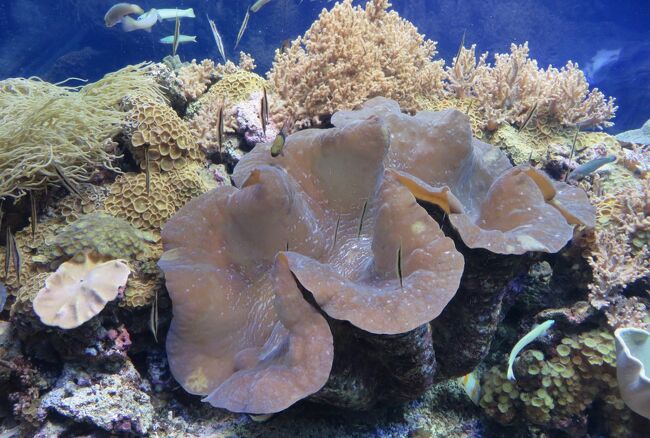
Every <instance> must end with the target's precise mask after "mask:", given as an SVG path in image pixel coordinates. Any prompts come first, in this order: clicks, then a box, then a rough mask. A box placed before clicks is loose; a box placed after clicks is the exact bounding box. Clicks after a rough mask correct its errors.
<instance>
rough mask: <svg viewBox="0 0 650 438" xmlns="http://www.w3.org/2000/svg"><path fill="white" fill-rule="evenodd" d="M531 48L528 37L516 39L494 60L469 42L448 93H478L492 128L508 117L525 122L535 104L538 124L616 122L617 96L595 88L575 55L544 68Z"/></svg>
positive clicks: (448, 74)
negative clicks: (521, 41) (478, 53)
mask: <svg viewBox="0 0 650 438" xmlns="http://www.w3.org/2000/svg"><path fill="white" fill-rule="evenodd" d="M528 54H529V50H528V43H524V44H523V45H516V44H512V45H511V48H510V53H509V54H495V55H494V65H491V64H489V63H488V62H487V53H484V54H483V55H481V56H480V57H479V58H478V60H477V59H476V55H475V46H472V47H470V48H469V49H465V48H463V49H461V51H460V55H459V57H458V60H454V63H453V64H452V66H451V67H447V69H446V71H445V78H444V90H445V94H447V95H451V96H452V97H456V98H461V99H463V98H474V99H476V100H477V101H478V107H479V108H480V111H481V112H482V114H483V119H484V127H485V128H487V129H488V130H490V131H494V130H495V129H497V128H498V127H499V126H500V125H502V124H503V123H509V124H512V125H517V126H522V125H523V124H524V122H526V120H527V119H528V118H529V116H530V115H531V113H532V111H533V109H535V115H534V117H535V119H534V123H537V124H545V123H560V124H562V125H570V126H579V127H607V126H610V125H611V124H612V123H611V122H610V120H611V119H612V118H613V117H614V113H615V112H616V106H615V105H614V99H613V98H609V99H608V98H606V97H605V95H603V93H602V92H600V91H599V90H598V89H597V88H594V89H592V90H590V89H589V84H588V83H587V81H586V79H585V76H584V73H583V72H582V71H581V70H580V69H579V68H578V65H577V64H575V63H573V62H571V61H569V62H568V63H567V64H566V66H564V67H562V68H561V69H559V70H558V69H557V68H554V67H552V66H551V67H548V68H547V69H546V70H544V69H541V68H539V67H538V66H537V62H536V61H535V60H533V59H530V58H529V57H528Z"/></svg>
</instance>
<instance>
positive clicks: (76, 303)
mask: <svg viewBox="0 0 650 438" xmlns="http://www.w3.org/2000/svg"><path fill="white" fill-rule="evenodd" d="M130 273H131V270H130V269H129V267H128V266H127V265H126V264H125V263H124V262H122V261H119V260H111V261H108V262H102V261H100V260H96V259H94V258H93V257H91V256H87V257H86V259H85V260H84V261H83V262H82V263H79V262H65V263H63V264H62V265H61V266H60V267H59V268H58V269H57V270H56V272H55V273H53V274H52V275H50V276H49V277H48V278H47V279H46V280H45V287H44V288H43V289H41V290H40V291H39V292H38V294H37V295H36V298H34V311H35V312H36V314H37V315H38V316H39V317H40V319H41V322H43V324H46V325H51V326H56V327H60V328H63V329H71V328H75V327H79V326H80V325H81V324H83V323H84V322H86V321H88V320H90V319H91V318H92V317H94V316H95V315H97V314H98V313H99V312H101V311H102V310H103V309H104V307H105V306H106V303H108V302H109V301H111V300H114V299H115V298H116V297H117V295H118V293H119V292H120V290H123V289H124V287H125V286H126V281H127V279H128V277H129V274H130Z"/></svg>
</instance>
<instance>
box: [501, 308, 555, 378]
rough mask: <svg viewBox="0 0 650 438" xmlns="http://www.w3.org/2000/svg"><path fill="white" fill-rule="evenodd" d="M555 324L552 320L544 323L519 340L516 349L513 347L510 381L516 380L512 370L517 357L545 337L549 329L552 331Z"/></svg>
mask: <svg viewBox="0 0 650 438" xmlns="http://www.w3.org/2000/svg"><path fill="white" fill-rule="evenodd" d="M553 324H555V321H554V320H552V319H549V320H548V321H544V322H543V323H541V324H539V325H537V326H535V327H534V328H533V329H532V330H531V331H529V332H528V333H526V335H525V336H524V337H523V338H521V339H520V340H519V342H517V343H516V344H515V346H514V347H512V351H511V352H510V357H508V380H512V381H514V380H516V379H515V373H514V371H513V370H512V366H513V365H514V363H515V359H516V358H517V355H518V354H519V353H520V352H521V350H523V349H524V348H526V345H528V344H530V343H531V342H533V341H534V340H535V339H537V338H539V337H540V336H543V335H544V334H545V333H546V332H547V331H548V329H550V328H551V327H552V326H553Z"/></svg>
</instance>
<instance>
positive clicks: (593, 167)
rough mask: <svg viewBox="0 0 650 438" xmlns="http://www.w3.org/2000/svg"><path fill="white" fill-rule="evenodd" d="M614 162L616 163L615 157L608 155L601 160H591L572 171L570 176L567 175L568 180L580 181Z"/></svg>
mask: <svg viewBox="0 0 650 438" xmlns="http://www.w3.org/2000/svg"><path fill="white" fill-rule="evenodd" d="M614 161H616V157H615V156H614V155H608V156H606V157H601V158H594V159H593V160H591V161H588V162H586V163H584V164H581V165H580V166H578V167H576V168H575V169H573V171H572V172H571V174H569V178H568V179H575V180H578V179H582V178H584V177H585V176H587V175H589V174H590V173H593V172H595V171H597V170H598V169H600V168H601V167H603V166H604V165H605V164H608V163H612V162H614Z"/></svg>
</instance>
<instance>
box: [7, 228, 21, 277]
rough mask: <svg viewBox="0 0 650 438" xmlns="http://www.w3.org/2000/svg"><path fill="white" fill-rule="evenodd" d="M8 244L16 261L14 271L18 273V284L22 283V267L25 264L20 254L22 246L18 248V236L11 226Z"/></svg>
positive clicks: (8, 233)
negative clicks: (15, 235) (16, 236)
mask: <svg viewBox="0 0 650 438" xmlns="http://www.w3.org/2000/svg"><path fill="white" fill-rule="evenodd" d="M7 245H8V246H9V252H10V253H11V258H12V259H13V261H14V272H15V273H16V279H17V280H18V284H20V268H21V267H22V264H23V263H22V262H23V258H22V255H21V254H20V248H18V244H17V243H16V238H15V237H14V234H13V233H12V232H11V230H10V229H9V228H7ZM5 265H6V263H5ZM5 269H6V268H5Z"/></svg>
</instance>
